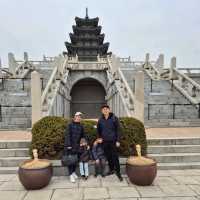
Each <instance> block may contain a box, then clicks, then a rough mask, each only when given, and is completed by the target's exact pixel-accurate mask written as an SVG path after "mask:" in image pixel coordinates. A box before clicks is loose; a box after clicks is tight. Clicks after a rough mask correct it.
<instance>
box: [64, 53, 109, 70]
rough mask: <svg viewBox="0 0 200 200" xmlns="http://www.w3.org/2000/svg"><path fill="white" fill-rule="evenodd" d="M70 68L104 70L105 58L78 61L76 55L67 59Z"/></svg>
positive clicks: (105, 67)
mask: <svg viewBox="0 0 200 200" xmlns="http://www.w3.org/2000/svg"><path fill="white" fill-rule="evenodd" d="M68 69H70V70H105V69H107V58H102V57H99V56H98V57H97V61H96V62H95V61H92V62H89V61H83V62H81V61H78V57H77V56H76V57H70V60H68Z"/></svg>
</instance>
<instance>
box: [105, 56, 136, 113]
mask: <svg viewBox="0 0 200 200" xmlns="http://www.w3.org/2000/svg"><path fill="white" fill-rule="evenodd" d="M107 63H108V66H109V72H110V74H108V77H109V75H112V76H113V79H114V81H115V83H116V86H117V87H118V91H119V94H120V96H121V99H122V101H123V103H124V106H125V110H126V113H127V115H128V116H130V117H131V116H133V110H134V107H132V108H131V107H130V105H131V104H132V105H134V95H133V92H132V91H131V89H130V87H129V85H128V83H127V81H126V79H125V77H124V75H123V73H122V71H121V70H120V68H118V69H117V70H116V72H115V73H113V71H114V69H113V66H112V62H111V60H110V58H107ZM107 73H108V72H107ZM116 73H117V75H118V76H119V79H117V78H116V77H115V75H114V74H116ZM122 90H123V91H122ZM127 97H128V98H127Z"/></svg>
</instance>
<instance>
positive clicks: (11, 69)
mask: <svg viewBox="0 0 200 200" xmlns="http://www.w3.org/2000/svg"><path fill="white" fill-rule="evenodd" d="M8 66H9V72H11V73H12V74H13V76H15V70H16V68H17V67H18V64H17V62H16V60H15V57H14V54H13V53H8Z"/></svg>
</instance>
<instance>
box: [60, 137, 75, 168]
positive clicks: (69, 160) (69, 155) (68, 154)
mask: <svg viewBox="0 0 200 200" xmlns="http://www.w3.org/2000/svg"><path fill="white" fill-rule="evenodd" d="M70 140H71V135H70ZM61 163H62V165H63V166H70V165H76V164H77V163H78V155H77V153H73V152H72V150H71V149H64V154H63V156H62V158H61Z"/></svg>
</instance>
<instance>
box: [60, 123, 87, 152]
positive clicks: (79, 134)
mask: <svg viewBox="0 0 200 200" xmlns="http://www.w3.org/2000/svg"><path fill="white" fill-rule="evenodd" d="M64 134H65V144H64V149H65V150H66V149H67V147H72V149H71V151H72V152H74V153H78V151H79V147H80V140H81V138H85V133H84V128H83V126H82V125H81V124H80V123H79V122H72V123H70V124H69V125H68V127H67V128H66V129H65V133H64Z"/></svg>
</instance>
